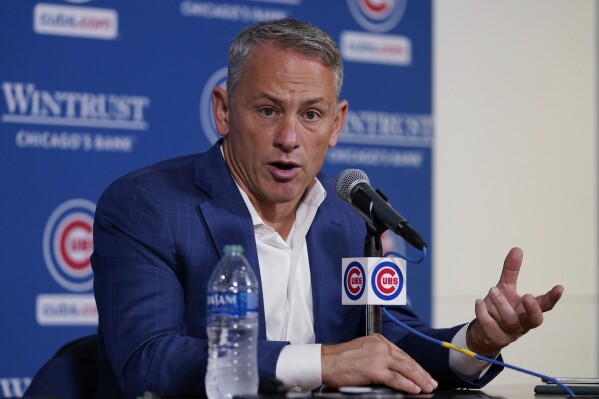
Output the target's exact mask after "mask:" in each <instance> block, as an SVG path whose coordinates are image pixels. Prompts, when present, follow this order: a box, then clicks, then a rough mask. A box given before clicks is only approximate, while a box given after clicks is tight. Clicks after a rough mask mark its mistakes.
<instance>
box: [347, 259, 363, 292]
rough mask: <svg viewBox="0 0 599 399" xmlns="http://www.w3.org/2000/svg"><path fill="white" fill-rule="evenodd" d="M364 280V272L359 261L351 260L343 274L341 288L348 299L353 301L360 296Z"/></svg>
mask: <svg viewBox="0 0 599 399" xmlns="http://www.w3.org/2000/svg"><path fill="white" fill-rule="evenodd" d="M365 280H366V274H365V273H364V268H363V267H362V265H361V264H360V263H358V262H352V263H350V264H349V265H348V266H347V269H345V275H344V276H343V288H344V289H345V294H346V295H347V296H348V298H349V299H351V300H352V301H355V300H357V299H359V298H360V297H361V296H362V294H363V293H364V288H365V287H366V285H365V284H364V283H365Z"/></svg>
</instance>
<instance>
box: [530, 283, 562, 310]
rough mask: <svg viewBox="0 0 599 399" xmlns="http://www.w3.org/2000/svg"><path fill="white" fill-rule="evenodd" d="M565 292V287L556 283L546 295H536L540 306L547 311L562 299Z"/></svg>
mask: <svg viewBox="0 0 599 399" xmlns="http://www.w3.org/2000/svg"><path fill="white" fill-rule="evenodd" d="M563 293H564V287H563V286H561V285H556V286H555V287H553V288H552V289H551V290H549V291H548V292H547V293H546V294H545V295H539V296H538V297H536V300H537V302H538V303H539V306H540V307H541V310H542V311H543V312H547V311H549V310H551V309H553V307H554V306H555V304H556V303H557V302H558V301H559V300H560V298H561V297H562V294H563Z"/></svg>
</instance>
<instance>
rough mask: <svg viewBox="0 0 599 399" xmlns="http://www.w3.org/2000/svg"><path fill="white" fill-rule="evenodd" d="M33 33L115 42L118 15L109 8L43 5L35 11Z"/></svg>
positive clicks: (36, 7)
mask: <svg viewBox="0 0 599 399" xmlns="http://www.w3.org/2000/svg"><path fill="white" fill-rule="evenodd" d="M33 30H34V32H35V33H37V34H40V35H57V36H73V37H83V38H89V39H104V40H113V39H115V38H116V37H117V36H118V14H117V12H116V10H113V9H108V8H92V7H79V6H70V5H57V4H45V3H40V4H38V5H36V6H35V8H34V9H33Z"/></svg>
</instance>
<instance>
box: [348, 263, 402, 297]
mask: <svg viewBox="0 0 599 399" xmlns="http://www.w3.org/2000/svg"><path fill="white" fill-rule="evenodd" d="M341 275H342V278H343V282H342V284H341V286H342V288H341V297H342V302H341V303H342V305H406V304H407V294H406V291H407V290H406V288H407V274H406V261H405V260H404V259H401V258H397V257H385V258H376V257H363V258H343V259H342V261H341Z"/></svg>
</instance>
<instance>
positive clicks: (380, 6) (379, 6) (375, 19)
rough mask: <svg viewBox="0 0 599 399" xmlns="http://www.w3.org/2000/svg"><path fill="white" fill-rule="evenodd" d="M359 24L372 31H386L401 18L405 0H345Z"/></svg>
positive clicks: (405, 3) (404, 8)
mask: <svg viewBox="0 0 599 399" xmlns="http://www.w3.org/2000/svg"><path fill="white" fill-rule="evenodd" d="M347 5H348V7H349V10H350V12H351V14H352V16H353V17H354V19H355V20H356V22H358V24H360V26H361V27H362V28H364V29H366V30H369V31H372V32H388V31H390V30H391V29H393V28H394V27H395V26H396V25H397V24H398V23H399V21H400V20H401V18H402V17H403V15H404V12H405V10H406V5H407V0H347Z"/></svg>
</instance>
